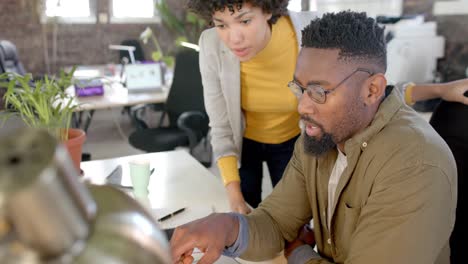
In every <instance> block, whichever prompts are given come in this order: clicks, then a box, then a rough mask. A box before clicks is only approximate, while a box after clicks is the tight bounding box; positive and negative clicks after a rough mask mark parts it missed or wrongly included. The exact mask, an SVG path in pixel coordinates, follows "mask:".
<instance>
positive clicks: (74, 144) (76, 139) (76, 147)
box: [64, 128, 86, 174]
mask: <svg viewBox="0 0 468 264" xmlns="http://www.w3.org/2000/svg"><path fill="white" fill-rule="evenodd" d="M85 140H86V133H85V132H84V131H83V130H81V129H76V128H70V129H69V130H68V140H67V141H65V142H64V144H65V146H66V147H67V150H68V153H70V158H71V159H72V161H73V165H75V168H76V170H77V172H78V174H79V173H80V163H81V154H82V149H83V144H84V142H85Z"/></svg>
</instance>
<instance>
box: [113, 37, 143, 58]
mask: <svg viewBox="0 0 468 264" xmlns="http://www.w3.org/2000/svg"><path fill="white" fill-rule="evenodd" d="M120 44H121V45H124V46H133V47H135V51H133V56H135V60H136V61H144V60H145V53H144V52H143V48H142V47H141V44H140V41H139V40H136V39H126V40H124V41H122V42H121V43H120ZM124 57H127V59H128V61H130V54H128V51H126V50H121V51H120V52H119V59H120V61H119V62H122V59H123V58H124Z"/></svg>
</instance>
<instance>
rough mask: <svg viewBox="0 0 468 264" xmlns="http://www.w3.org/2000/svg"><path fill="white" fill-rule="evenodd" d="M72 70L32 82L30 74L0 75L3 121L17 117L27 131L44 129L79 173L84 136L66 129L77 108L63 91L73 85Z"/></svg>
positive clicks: (74, 130) (81, 132) (81, 131)
mask: <svg viewBox="0 0 468 264" xmlns="http://www.w3.org/2000/svg"><path fill="white" fill-rule="evenodd" d="M73 72H74V68H73V69H72V70H71V71H70V72H69V73H66V72H64V71H61V72H60V75H59V77H58V78H55V77H52V78H50V77H49V76H47V75H45V76H44V77H43V78H42V79H41V80H34V79H33V78H32V75H31V74H26V75H24V76H21V75H19V74H16V73H3V74H1V75H0V86H1V87H2V88H3V89H6V91H5V94H4V96H3V102H4V108H5V110H3V111H2V112H4V114H5V115H4V118H7V119H8V118H9V117H11V116H12V115H19V116H20V117H21V119H22V120H23V122H24V123H25V124H26V125H27V126H29V127H35V128H42V129H46V130H48V131H49V133H51V134H52V135H54V136H55V137H56V138H57V139H58V140H60V141H62V142H63V143H64V144H65V146H66V147H67V149H68V151H69V153H70V156H71V158H72V160H73V162H74V165H75V167H76V168H77V169H78V170H79V167H80V162H81V152H82V146H83V143H84V141H85V139H86V136H85V132H84V131H83V130H80V129H72V128H70V125H71V119H72V115H73V112H74V111H75V110H76V108H77V107H78V104H76V102H75V101H74V98H73V96H71V95H69V94H68V93H67V92H66V91H65V90H66V88H68V87H69V86H70V85H72V83H73Z"/></svg>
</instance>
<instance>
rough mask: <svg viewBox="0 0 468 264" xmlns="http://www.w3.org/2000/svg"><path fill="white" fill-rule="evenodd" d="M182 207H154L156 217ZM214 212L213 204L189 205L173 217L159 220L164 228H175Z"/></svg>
mask: <svg viewBox="0 0 468 264" xmlns="http://www.w3.org/2000/svg"><path fill="white" fill-rule="evenodd" d="M178 209H180V208H153V209H152V211H153V214H154V216H155V217H156V219H158V218H160V217H163V216H165V215H168V214H170V213H173V212H175V211H176V210H178ZM211 213H213V208H212V207H211V206H187V207H185V210H184V211H183V212H181V213H178V214H176V215H173V216H172V217H171V218H169V219H166V220H164V221H161V222H158V223H159V224H160V226H161V228H163V229H168V228H175V227H178V226H180V225H183V224H186V223H188V222H191V221H194V220H197V219H200V218H203V217H205V216H208V215H210V214H211Z"/></svg>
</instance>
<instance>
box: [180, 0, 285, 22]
mask: <svg viewBox="0 0 468 264" xmlns="http://www.w3.org/2000/svg"><path fill="white" fill-rule="evenodd" d="M288 2H289V0H189V1H188V3H187V6H188V8H189V9H190V10H191V11H193V12H194V13H197V14H198V15H200V16H201V17H202V18H204V19H205V20H206V21H208V22H210V23H212V21H211V20H212V18H213V14H214V13H215V12H216V11H221V12H222V11H224V9H226V8H227V9H228V10H229V11H230V12H231V13H234V11H235V10H237V11H238V10H240V9H241V8H242V4H244V3H250V4H252V5H253V6H256V7H260V8H261V9H262V10H263V12H265V13H271V14H272V16H271V18H270V20H268V23H270V24H274V23H276V21H278V19H279V18H280V17H281V16H284V15H286V14H287V12H288Z"/></svg>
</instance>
